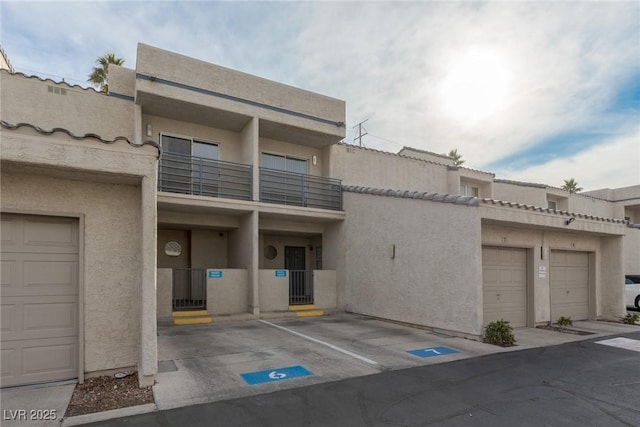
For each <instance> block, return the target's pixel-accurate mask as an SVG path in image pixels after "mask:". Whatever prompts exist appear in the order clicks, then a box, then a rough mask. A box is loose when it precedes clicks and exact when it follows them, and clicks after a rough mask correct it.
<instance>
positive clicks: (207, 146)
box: [161, 135, 218, 160]
mask: <svg viewBox="0 0 640 427" xmlns="http://www.w3.org/2000/svg"><path fill="white" fill-rule="evenodd" d="M161 139H162V142H161V144H162V152H163V153H169V154H177V155H183V156H190V157H191V156H193V157H201V158H203V159H209V160H218V146H217V145H216V144H212V143H209V142H204V141H199V140H197V139H193V138H184V137H178V136H171V135H162V136H161Z"/></svg>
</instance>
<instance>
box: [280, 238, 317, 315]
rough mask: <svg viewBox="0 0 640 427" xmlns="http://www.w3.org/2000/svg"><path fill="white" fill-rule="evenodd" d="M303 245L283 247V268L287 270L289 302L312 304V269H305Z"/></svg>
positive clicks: (292, 303)
mask: <svg viewBox="0 0 640 427" xmlns="http://www.w3.org/2000/svg"><path fill="white" fill-rule="evenodd" d="M305 267H306V262H305V247H304V246H285V247H284V268H285V269H286V270H289V304H291V305H296V304H313V271H306V270H305Z"/></svg>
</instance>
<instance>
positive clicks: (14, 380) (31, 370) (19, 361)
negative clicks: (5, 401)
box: [0, 337, 78, 387]
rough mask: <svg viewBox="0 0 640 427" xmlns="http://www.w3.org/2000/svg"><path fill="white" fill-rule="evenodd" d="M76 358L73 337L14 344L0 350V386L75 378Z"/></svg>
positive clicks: (75, 346) (22, 341)
mask: <svg viewBox="0 0 640 427" xmlns="http://www.w3.org/2000/svg"><path fill="white" fill-rule="evenodd" d="M5 355H6V356H7V357H6V358H5ZM77 355H78V343H77V338H76V337H66V338H52V339H42V340H39V341H38V343H37V344H34V343H33V341H30V340H20V341H14V342H13V346H12V347H11V348H3V349H2V363H1V364H2V369H1V370H0V371H1V372H2V378H1V380H2V386H3V387H10V386H15V385H23V384H36V383H41V382H48V381H60V380H65V379H71V378H76V377H77V376H78V371H77V364H78V362H77V357H78V356H77Z"/></svg>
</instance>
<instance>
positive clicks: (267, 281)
mask: <svg viewBox="0 0 640 427" xmlns="http://www.w3.org/2000/svg"><path fill="white" fill-rule="evenodd" d="M258 277H259V281H260V311H261V312H269V311H287V310H288V309H289V274H288V272H287V276H285V277H276V273H275V270H260V271H259V272H258Z"/></svg>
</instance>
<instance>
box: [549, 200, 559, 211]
mask: <svg viewBox="0 0 640 427" xmlns="http://www.w3.org/2000/svg"><path fill="white" fill-rule="evenodd" d="M547 209H553V210H556V209H558V202H556V201H555V200H547Z"/></svg>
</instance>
